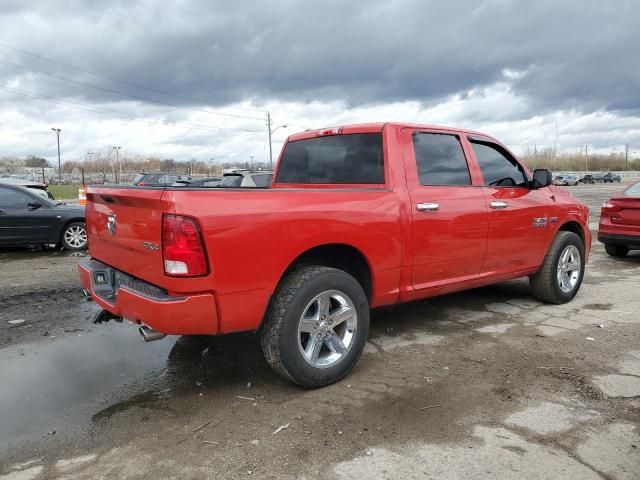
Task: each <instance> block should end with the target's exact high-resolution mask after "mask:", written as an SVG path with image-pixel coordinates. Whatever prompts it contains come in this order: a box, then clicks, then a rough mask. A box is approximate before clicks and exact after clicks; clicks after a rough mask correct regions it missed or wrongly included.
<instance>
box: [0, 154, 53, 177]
mask: <svg viewBox="0 0 640 480" xmlns="http://www.w3.org/2000/svg"><path fill="white" fill-rule="evenodd" d="M50 166H51V165H50V164H49V162H48V161H47V160H46V159H44V158H40V157H36V156H35V155H29V156H28V157H26V158H20V157H16V156H5V157H0V173H8V174H15V173H19V172H20V171H21V170H22V169H23V168H24V167H30V168H43V167H44V168H47V167H50Z"/></svg>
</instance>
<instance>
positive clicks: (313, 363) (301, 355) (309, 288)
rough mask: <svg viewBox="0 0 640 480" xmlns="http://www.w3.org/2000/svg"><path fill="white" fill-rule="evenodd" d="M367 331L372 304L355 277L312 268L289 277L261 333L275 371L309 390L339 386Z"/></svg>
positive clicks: (304, 269)
mask: <svg viewBox="0 0 640 480" xmlns="http://www.w3.org/2000/svg"><path fill="white" fill-rule="evenodd" d="M368 331H369V302H368V299H367V296H366V295H365V293H364V290H363V289H362V287H361V286H360V284H359V283H358V282H357V281H356V279H355V278H353V277H352V276H351V275H349V274H347V273H345V272H343V271H342V270H337V269H335V268H329V267H319V266H309V267H303V268H300V269H298V270H296V271H294V272H293V273H291V274H289V276H287V277H286V278H285V279H284V281H283V282H282V284H281V285H280V286H279V288H278V291H277V292H276V294H275V295H274V299H273V301H272V304H271V306H270V308H269V311H268V313H267V318H266V319H265V322H264V325H263V326H262V329H261V331H260V341H261V345H262V351H263V353H264V356H265V358H266V360H267V362H268V363H269V364H270V365H271V367H272V368H273V369H274V370H275V371H276V372H278V373H279V374H280V375H282V376H283V377H285V378H287V379H289V380H291V381H292V382H294V383H296V384H298V385H300V386H302V387H306V388H317V387H322V386H325V385H329V384H331V383H334V382H337V381H338V380H340V379H342V378H343V377H344V376H346V375H347V374H348V373H349V372H350V371H351V369H352V368H353V367H354V366H355V364H356V363H357V361H358V359H359V358H360V355H361V354H362V350H363V349H364V346H365V342H366V340H367V334H368Z"/></svg>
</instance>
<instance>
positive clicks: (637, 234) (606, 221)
mask: <svg viewBox="0 0 640 480" xmlns="http://www.w3.org/2000/svg"><path fill="white" fill-rule="evenodd" d="M598 240H599V241H600V242H602V243H604V248H605V250H606V251H607V253H608V254H609V255H611V256H612V257H624V256H625V255H626V254H627V253H629V250H640V182H637V183H634V184H633V185H631V186H630V187H629V188H627V189H626V190H624V191H623V192H622V193H621V194H620V195H618V196H616V197H613V198H611V199H610V200H608V201H607V202H606V203H605V204H604V205H602V210H601V211H600V225H599V227H598Z"/></svg>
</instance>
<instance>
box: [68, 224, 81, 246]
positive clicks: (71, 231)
mask: <svg viewBox="0 0 640 480" xmlns="http://www.w3.org/2000/svg"><path fill="white" fill-rule="evenodd" d="M64 241H65V242H66V243H67V245H69V246H70V247H73V248H82V247H84V246H85V245H86V244H87V230H86V229H85V227H81V226H80V225H74V226H72V227H69V228H67V229H66V230H65V232H64Z"/></svg>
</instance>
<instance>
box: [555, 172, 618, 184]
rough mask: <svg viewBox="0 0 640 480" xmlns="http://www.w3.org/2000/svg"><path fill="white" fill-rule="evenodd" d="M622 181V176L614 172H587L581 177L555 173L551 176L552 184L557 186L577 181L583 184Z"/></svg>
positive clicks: (576, 182)
mask: <svg viewBox="0 0 640 480" xmlns="http://www.w3.org/2000/svg"><path fill="white" fill-rule="evenodd" d="M621 181H622V177H621V176H620V175H617V174H615V173H611V172H608V173H604V174H602V173H595V174H591V173H587V174H585V175H583V176H582V177H577V176H576V175H556V176H555V177H554V178H553V184H554V185H559V186H575V185H578V184H579V183H585V184H593V183H614V182H617V183H620V182H621Z"/></svg>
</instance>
